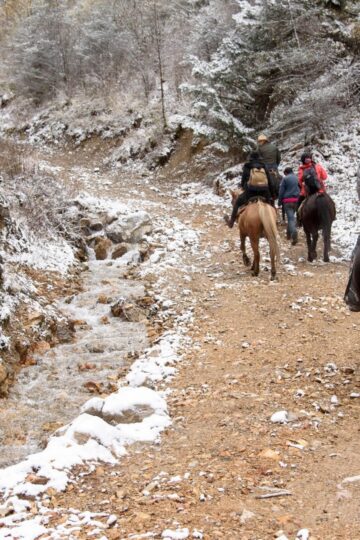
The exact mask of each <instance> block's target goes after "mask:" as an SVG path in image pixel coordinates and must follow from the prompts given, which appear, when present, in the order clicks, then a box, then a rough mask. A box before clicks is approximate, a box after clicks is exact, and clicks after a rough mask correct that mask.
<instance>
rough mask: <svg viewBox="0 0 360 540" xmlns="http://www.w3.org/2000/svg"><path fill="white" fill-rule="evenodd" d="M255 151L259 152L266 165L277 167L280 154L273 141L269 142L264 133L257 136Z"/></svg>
mask: <svg viewBox="0 0 360 540" xmlns="http://www.w3.org/2000/svg"><path fill="white" fill-rule="evenodd" d="M256 151H257V152H258V153H259V155H260V158H261V160H262V161H263V162H264V163H265V165H267V166H268V168H269V169H270V168H271V167H276V169H277V168H278V166H279V164H280V161H281V154H280V151H279V149H278V148H277V147H276V146H275V144H274V143H271V142H269V139H268V138H267V136H266V135H264V133H262V134H261V135H259V136H258V146H257V149H256Z"/></svg>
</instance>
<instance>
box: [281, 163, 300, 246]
mask: <svg viewBox="0 0 360 540" xmlns="http://www.w3.org/2000/svg"><path fill="white" fill-rule="evenodd" d="M299 195H300V187H299V181H298V177H297V175H296V174H294V171H293V169H292V168H291V167H286V168H285V169H284V177H283V179H282V181H281V184H280V189H279V200H278V204H279V206H283V208H284V211H285V214H286V217H287V231H286V233H287V238H288V239H289V240H290V239H291V240H292V242H291V243H292V245H293V246H294V245H295V244H297V241H298V235H297V230H296V221H295V213H296V208H297V203H298V200H299Z"/></svg>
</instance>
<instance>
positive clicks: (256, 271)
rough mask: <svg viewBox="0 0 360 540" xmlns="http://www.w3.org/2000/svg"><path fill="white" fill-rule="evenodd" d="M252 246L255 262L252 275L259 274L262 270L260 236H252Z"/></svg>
mask: <svg viewBox="0 0 360 540" xmlns="http://www.w3.org/2000/svg"><path fill="white" fill-rule="evenodd" d="M250 242H251V247H252V250H253V253H254V262H253V265H252V268H251V269H252V275H253V276H258V275H259V271H260V251H259V237H256V238H250Z"/></svg>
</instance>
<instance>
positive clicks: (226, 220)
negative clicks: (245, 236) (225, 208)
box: [224, 215, 235, 229]
mask: <svg viewBox="0 0 360 540" xmlns="http://www.w3.org/2000/svg"><path fill="white" fill-rule="evenodd" d="M224 221H225V223H226V225H227V226H228V227H229V229H232V228H233V226H234V223H235V220H233V219H232V217H231V218H229V216H228V215H226V216H224Z"/></svg>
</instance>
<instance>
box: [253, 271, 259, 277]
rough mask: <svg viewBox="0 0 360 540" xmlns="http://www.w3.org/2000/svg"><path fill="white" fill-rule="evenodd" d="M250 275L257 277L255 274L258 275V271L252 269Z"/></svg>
mask: <svg viewBox="0 0 360 540" xmlns="http://www.w3.org/2000/svg"><path fill="white" fill-rule="evenodd" d="M251 275H252V276H253V277H257V276H258V275H259V272H255V270H253V271H252V272H251Z"/></svg>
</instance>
